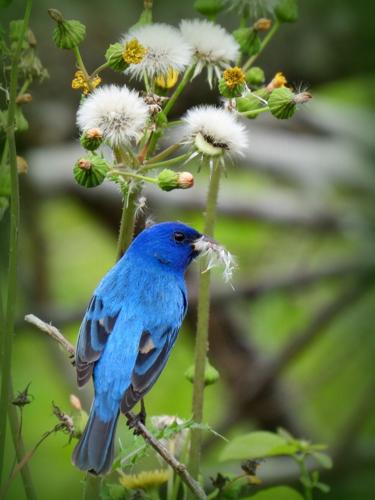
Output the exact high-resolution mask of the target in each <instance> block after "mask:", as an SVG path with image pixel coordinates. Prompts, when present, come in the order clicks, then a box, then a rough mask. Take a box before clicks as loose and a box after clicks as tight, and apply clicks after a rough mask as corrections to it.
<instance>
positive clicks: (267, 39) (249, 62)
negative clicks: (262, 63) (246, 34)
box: [242, 19, 281, 71]
mask: <svg viewBox="0 0 375 500" xmlns="http://www.w3.org/2000/svg"><path fill="white" fill-rule="evenodd" d="M280 26H281V25H280V23H279V21H278V20H277V19H276V21H275V23H274V25H273V26H272V28H271V29H270V30H269V32H268V33H267V35H266V36H265V37H264V38H263V40H262V43H261V44H260V49H259V51H258V52H257V53H256V54H254V55H253V56H251V57H249V59H248V60H247V61H246V62H245V64H244V65H243V66H242V69H243V70H244V71H247V70H248V69H249V68H250V67H251V66H252V65H253V64H254V62H255V61H256V60H257V59H258V57H259V56H260V54H261V53H262V52H263V50H264V49H265V48H266V47H267V45H268V44H269V42H270V41H271V39H272V37H273V36H274V35H275V33H276V32H277V31H278V29H279V28H280Z"/></svg>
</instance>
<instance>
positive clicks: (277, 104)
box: [268, 87, 296, 120]
mask: <svg viewBox="0 0 375 500" xmlns="http://www.w3.org/2000/svg"><path fill="white" fill-rule="evenodd" d="M294 97H295V96H294V94H293V92H292V91H291V90H290V89H289V88H288V87H280V88H278V89H275V90H273V91H272V93H271V95H270V98H269V99H268V106H269V108H270V111H271V113H272V114H273V116H274V117H276V118H278V119H279V120H287V119H288V118H291V117H292V116H293V115H294V113H295V111H296V103H295V101H294Z"/></svg>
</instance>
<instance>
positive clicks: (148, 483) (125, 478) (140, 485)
mask: <svg viewBox="0 0 375 500" xmlns="http://www.w3.org/2000/svg"><path fill="white" fill-rule="evenodd" d="M169 476H170V472H169V470H167V469H159V470H150V471H142V472H140V473H139V474H123V473H121V475H120V479H119V481H120V484H122V486H125V488H128V489H130V490H137V489H143V490H145V489H148V488H155V487H157V486H160V485H162V484H164V483H166V482H167V481H168V479H169Z"/></svg>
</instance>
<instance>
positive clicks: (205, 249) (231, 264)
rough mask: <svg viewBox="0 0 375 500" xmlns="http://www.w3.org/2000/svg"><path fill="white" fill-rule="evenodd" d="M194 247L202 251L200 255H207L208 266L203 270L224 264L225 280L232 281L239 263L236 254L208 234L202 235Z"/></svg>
mask: <svg viewBox="0 0 375 500" xmlns="http://www.w3.org/2000/svg"><path fill="white" fill-rule="evenodd" d="M194 249H195V250H196V251H197V252H199V253H200V257H204V256H206V257H207V268H206V269H205V270H204V271H203V272H207V271H209V270H210V269H212V268H213V267H217V266H220V265H221V266H224V271H223V277H224V281H225V282H226V283H229V282H230V281H231V279H232V275H233V271H234V269H235V268H236V267H237V264H236V261H235V258H234V256H233V255H232V254H231V253H230V252H229V251H228V250H227V249H226V248H224V247H223V246H222V245H219V243H217V242H216V241H214V240H212V239H210V238H208V237H207V236H202V237H201V238H199V239H198V240H197V241H196V242H195V243H194Z"/></svg>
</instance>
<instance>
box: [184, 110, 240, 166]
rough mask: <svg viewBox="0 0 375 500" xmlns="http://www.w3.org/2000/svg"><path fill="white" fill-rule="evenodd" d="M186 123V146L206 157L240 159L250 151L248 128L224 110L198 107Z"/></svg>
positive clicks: (187, 115) (191, 111) (187, 116)
mask: <svg viewBox="0 0 375 500" xmlns="http://www.w3.org/2000/svg"><path fill="white" fill-rule="evenodd" d="M183 121H184V123H185V126H184V127H183V134H184V136H185V142H187V143H191V144H193V145H194V147H195V149H196V151H198V152H199V153H202V154H203V155H204V156H211V157H214V156H223V155H229V156H236V155H237V156H238V155H242V154H243V153H244V151H245V150H246V148H247V145H248V140H247V133H246V129H245V127H244V126H243V125H242V124H241V123H240V122H239V121H238V119H237V118H236V116H235V115H234V114H233V113H231V112H230V111H227V110H225V109H223V108H218V107H216V106H197V107H194V108H192V109H190V110H189V111H188V112H187V113H186V115H185V117H184V118H183ZM199 153H198V154H199Z"/></svg>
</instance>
